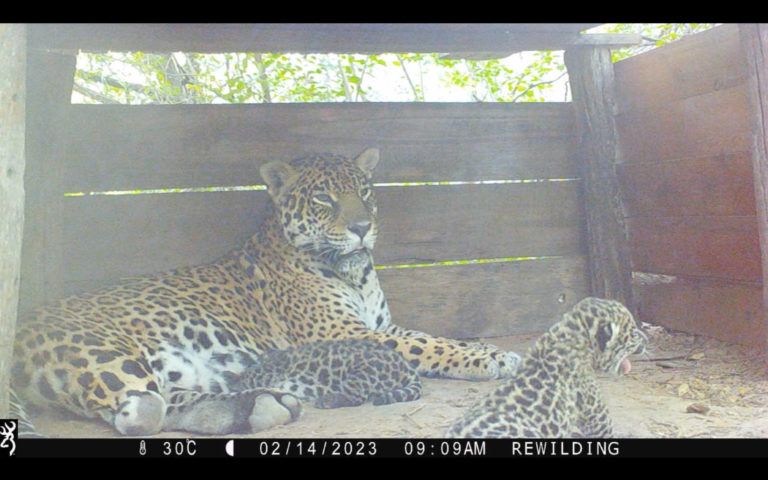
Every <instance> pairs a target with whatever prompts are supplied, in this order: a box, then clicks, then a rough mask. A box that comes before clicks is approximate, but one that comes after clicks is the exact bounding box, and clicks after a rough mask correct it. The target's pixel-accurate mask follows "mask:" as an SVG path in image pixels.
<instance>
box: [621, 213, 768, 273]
mask: <svg viewBox="0 0 768 480" xmlns="http://www.w3.org/2000/svg"><path fill="white" fill-rule="evenodd" d="M627 225H628V227H629V228H628V230H629V242H630V245H631V251H632V268H633V270H634V271H639V272H650V273H663V274H668V275H676V274H686V275H694V276H702V277H717V278H726V279H734V280H745V281H755V282H759V281H761V280H762V269H761V267H760V245H759V241H758V237H757V220H756V219H755V217H754V216H745V217H636V218H630V219H628V221H627Z"/></svg>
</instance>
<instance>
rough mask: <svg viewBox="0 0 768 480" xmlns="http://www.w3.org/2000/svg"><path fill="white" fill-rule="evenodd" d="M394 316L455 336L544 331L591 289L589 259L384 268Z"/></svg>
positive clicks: (410, 324)
mask: <svg viewBox="0 0 768 480" xmlns="http://www.w3.org/2000/svg"><path fill="white" fill-rule="evenodd" d="M379 277H380V279H381V285H382V289H383V290H384V294H385V295H386V296H387V299H388V303H389V306H390V309H391V311H392V318H393V321H394V322H395V323H397V324H399V325H402V326H404V327H407V328H414V329H418V330H423V331H426V332H430V333H432V334H435V335H441V336H447V337H453V338H478V337H494V336H504V335H515V334H533V333H541V332H543V331H545V330H546V329H547V328H549V327H550V326H551V325H552V324H553V323H555V322H556V321H557V320H559V317H560V316H561V315H562V314H563V313H564V312H565V311H567V310H568V309H569V308H570V307H572V306H573V304H575V303H576V302H577V301H579V300H580V299H581V298H583V297H585V296H587V295H588V294H589V291H588V274H587V264H586V258H585V257H584V256H579V255H574V256H568V257H564V258H557V259H546V260H533V261H521V262H509V263H494V264H479V265H458V266H446V267H425V268H408V269H389V270H380V271H379Z"/></svg>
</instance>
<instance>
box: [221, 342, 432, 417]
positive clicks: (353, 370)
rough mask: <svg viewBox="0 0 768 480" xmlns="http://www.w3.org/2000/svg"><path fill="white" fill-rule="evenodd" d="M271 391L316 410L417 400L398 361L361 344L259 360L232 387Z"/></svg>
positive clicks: (409, 370)
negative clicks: (284, 392) (293, 396)
mask: <svg viewBox="0 0 768 480" xmlns="http://www.w3.org/2000/svg"><path fill="white" fill-rule="evenodd" d="M254 387H269V388H277V389H280V390H285V391H287V392H290V393H292V394H294V395H296V396H297V397H299V398H301V399H302V400H305V401H310V402H313V403H314V405H315V406H316V407H318V408H339V407H354V406H357V405H362V404H363V403H365V402H367V401H371V402H373V404H374V405H386V404H389V403H395V402H410V401H413V400H418V399H419V398H421V378H420V377H419V374H418V372H417V371H416V369H415V368H413V367H411V365H409V364H408V362H406V361H405V358H403V356H402V355H400V354H399V353H398V352H396V351H394V350H392V349H391V348H389V347H387V346H385V345H383V344H381V343H378V342H375V341H373V340H368V339H362V338H348V339H344V340H336V341H324V342H312V343H306V344H304V345H300V346H298V347H296V348H291V349H285V350H273V351H271V352H267V353H265V354H263V355H262V356H261V357H259V360H258V362H257V363H256V364H255V365H252V366H251V367H249V368H248V369H247V370H246V371H245V372H244V373H243V375H241V376H240V377H239V378H238V380H237V382H236V383H235V385H234V387H233V388H235V389H236V390H247V389H249V388H254Z"/></svg>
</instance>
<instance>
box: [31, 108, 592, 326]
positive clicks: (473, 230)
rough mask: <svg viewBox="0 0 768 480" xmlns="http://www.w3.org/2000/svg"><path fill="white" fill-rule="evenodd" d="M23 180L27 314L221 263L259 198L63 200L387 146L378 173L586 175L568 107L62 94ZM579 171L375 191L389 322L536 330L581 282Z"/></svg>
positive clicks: (401, 177) (216, 181) (579, 292)
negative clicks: (175, 270)
mask: <svg viewBox="0 0 768 480" xmlns="http://www.w3.org/2000/svg"><path fill="white" fill-rule="evenodd" d="M57 118H60V119H61V120H60V121H57V125H56V128H51V127H49V128H40V129H36V130H35V131H36V132H37V134H38V135H40V136H44V135H46V134H45V132H53V131H55V133H50V135H52V136H53V139H51V138H47V139H44V138H38V139H35V138H34V137H33V138H30V139H28V141H35V140H40V141H43V140H47V141H48V142H49V143H50V144H51V145H49V147H48V148H46V149H44V150H43V151H40V152H37V153H34V152H33V156H32V158H30V160H29V161H30V162H32V163H35V167H34V169H33V170H34V172H35V173H34V175H33V176H31V177H28V180H27V183H28V191H29V193H28V194H29V195H30V196H32V197H34V198H33V199H32V200H31V201H32V204H33V205H35V207H34V209H33V210H34V212H35V214H34V216H32V218H30V219H29V222H32V223H31V224H30V225H29V226H28V230H27V232H28V233H29V235H28V236H27V238H26V239H25V240H26V244H25V250H24V265H25V269H24V276H23V283H22V310H25V311H28V310H29V309H30V308H31V307H34V306H36V305H39V304H42V303H46V302H50V301H52V300H54V299H56V298H59V297H61V296H64V295H67V294H72V293H76V292H81V291H84V290H87V289H89V288H93V287H96V286H99V285H103V284H107V283H110V282H114V281H115V280H117V279H118V278H120V277H123V276H128V275H135V274H141V273H148V272H153V271H158V270H164V269H168V268H172V267H176V266H180V265H188V264H196V263H202V262H208V261H211V260H214V259H215V258H217V257H218V256H219V255H221V254H223V253H225V252H226V251H227V250H228V249H230V248H232V247H234V246H237V245H239V244H240V243H241V242H243V241H244V240H245V239H246V238H248V236H249V235H251V234H252V232H253V231H254V229H255V228H256V226H257V224H258V222H259V221H260V219H261V218H262V214H263V208H264V206H265V204H266V202H267V200H268V197H267V194H266V192H264V191H245V192H205V193H175V194H144V195H121V196H101V195H85V196H65V194H66V193H73V192H96V191H108V190H135V189H158V188H169V187H211V186H215V187H220V186H237V185H255V184H261V183H262V180H261V178H259V175H258V168H259V166H260V165H261V164H263V163H265V162H268V161H271V160H275V159H284V160H288V159H291V158H294V157H297V156H300V155H302V154H304V153H308V152H317V151H319V152H325V151H329V152H338V153H342V154H347V155H354V154H356V153H358V152H359V151H362V150H363V149H364V148H365V147H368V146H377V147H379V148H380V149H381V152H382V162H381V163H380V166H379V168H378V171H377V174H376V177H375V179H374V180H375V182H377V183H389V182H426V181H474V180H489V179H491V180H510V179H550V178H555V179H563V178H575V177H577V176H578V173H577V170H578V169H577V168H576V166H575V165H573V163H572V161H571V160H570V158H569V152H571V151H572V144H573V141H574V127H573V115H572V110H571V106H570V105H569V104H520V105H510V104H505V105H503V104H492V105H489V104H304V105H298V104H291V105H285V104H282V105H238V106H224V105H213V106H201V105H190V106H141V107H138V106H131V107H128V106H86V105H66V106H64V107H63V110H62V112H61V113H60V117H57ZM579 195H580V182H578V181H568V182H542V183H513V184H501V185H460V186H447V185H440V186H380V187H378V188H377V196H378V199H379V204H380V207H379V211H380V223H381V229H380V232H381V233H380V236H379V242H378V245H377V250H376V251H375V258H376V263H377V264H378V265H379V266H389V267H393V266H401V265H408V264H414V263H420V264H421V263H430V262H441V261H453V260H467V259H487V258H506V257H538V256H553V257H556V258H549V259H542V260H528V261H518V262H498V263H483V264H471V265H450V266H439V267H438V266H435V267H422V268H384V269H382V270H380V275H381V279H382V285H383V288H384V290H385V293H386V294H387V296H388V297H389V301H390V305H391V309H392V312H393V317H394V319H395V321H396V322H397V323H399V324H402V325H404V326H408V327H412V328H419V329H423V330H426V331H429V332H432V333H435V334H441V335H448V336H454V337H478V336H494V335H505V334H510V333H531V332H541V331H543V330H544V329H545V328H547V327H548V326H549V325H550V324H551V323H553V322H554V321H555V320H556V318H557V316H558V315H559V314H560V313H561V312H562V311H564V310H565V309H566V308H567V307H569V306H570V305H572V304H573V303H574V302H575V301H577V300H578V299H579V298H581V297H582V296H584V295H586V294H587V293H588V292H587V273H586V263H585V251H586V249H585V245H584V239H583V231H582V230H583V222H584V218H583V213H582V207H581V200H580V197H579Z"/></svg>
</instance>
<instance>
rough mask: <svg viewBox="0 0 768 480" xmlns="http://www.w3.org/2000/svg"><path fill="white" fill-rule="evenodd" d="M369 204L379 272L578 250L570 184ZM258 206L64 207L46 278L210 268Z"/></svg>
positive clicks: (205, 198) (173, 199)
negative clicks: (60, 251)
mask: <svg viewBox="0 0 768 480" xmlns="http://www.w3.org/2000/svg"><path fill="white" fill-rule="evenodd" d="M377 195H378V201H379V211H380V225H381V227H380V234H379V239H378V242H377V248H376V252H375V257H376V262H377V264H380V265H387V264H404V263H422V262H432V261H445V260H457V259H462V260H466V259H478V258H498V257H512V256H542V255H569V254H576V253H582V252H584V250H585V246H584V244H583V239H582V235H581V228H582V227H581V225H582V221H583V220H582V217H581V215H580V208H579V202H578V198H579V197H578V184H576V183H567V184H529V185H483V186H461V187H447V186H440V187H410V188H408V187H389V188H380V189H378V191H377ZM267 201H268V197H267V194H266V192H237V193H206V194H172V195H139V196H125V197H78V198H68V199H66V202H65V205H66V208H65V209H63V210H62V212H61V217H60V218H59V220H60V222H61V229H62V238H61V242H62V244H63V246H64V252H65V255H63V259H62V261H61V264H60V270H59V272H58V273H57V274H56V275H54V276H53V278H58V279H60V280H61V281H62V282H64V283H68V282H71V281H78V282H80V281H89V282H90V283H91V284H92V285H93V286H95V285H98V284H99V283H100V282H109V281H114V279H117V278H120V277H124V276H130V275H136V274H143V273H151V272H154V271H158V270H165V269H169V268H173V267H176V266H181V265H190V264H197V263H205V262H208V261H212V260H214V259H215V258H217V257H218V256H219V255H222V254H223V253H225V252H226V251H227V250H228V249H230V248H233V247H235V246H239V245H240V244H241V243H242V242H243V241H245V240H246V239H247V238H248V237H249V236H250V235H252V233H253V232H254V231H255V229H256V226H257V225H258V223H259V222H260V221H261V219H262V218H263V210H264V207H265V205H266V203H267ZM51 273H52V274H53V272H51ZM66 293H72V292H70V291H68V292H66Z"/></svg>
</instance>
